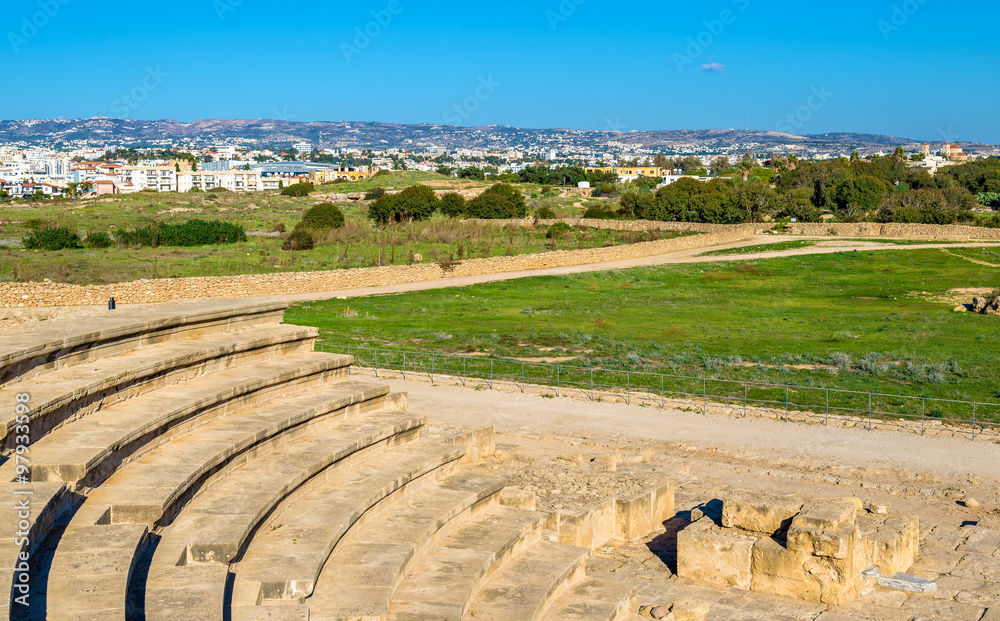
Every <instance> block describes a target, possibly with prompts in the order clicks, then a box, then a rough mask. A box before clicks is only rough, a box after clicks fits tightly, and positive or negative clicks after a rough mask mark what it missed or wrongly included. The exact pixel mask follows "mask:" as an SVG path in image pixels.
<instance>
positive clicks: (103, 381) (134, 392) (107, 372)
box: [0, 325, 316, 463]
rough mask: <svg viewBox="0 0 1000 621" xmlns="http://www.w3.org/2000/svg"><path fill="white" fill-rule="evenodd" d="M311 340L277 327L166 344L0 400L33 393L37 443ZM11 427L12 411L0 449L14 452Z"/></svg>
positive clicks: (5, 391) (62, 373)
mask: <svg viewBox="0 0 1000 621" xmlns="http://www.w3.org/2000/svg"><path fill="white" fill-rule="evenodd" d="M315 336H316V331H315V330H313V329H311V328H300V327H297V326H282V325H275V326H257V327H255V328H253V329H245V330H239V331H235V332H225V333H220V334H209V335H205V336H202V337H198V338H192V339H184V340H174V341H168V342H165V343H161V344H158V345H153V346H150V347H147V348H144V349H142V350H138V351H134V352H129V353H125V354H122V355H120V356H114V357H110V358H104V359H100V360H93V361H90V362H89V363H88V364H86V365H74V366H68V367H63V368H60V369H57V370H55V371H52V372H50V373H46V374H43V375H40V376H36V377H34V378H31V379H28V380H25V381H21V382H17V383H15V384H9V385H7V386H5V387H3V388H0V402H3V403H6V402H8V401H9V402H11V403H14V396H15V395H16V394H19V393H28V394H29V395H31V401H30V402H29V407H30V409H29V416H30V432H29V434H28V435H29V437H30V438H32V439H34V440H38V439H39V438H41V437H42V436H43V435H44V434H46V433H48V432H49V431H50V430H52V429H53V428H55V427H58V426H59V425H60V424H61V423H63V422H64V421H66V420H71V419H79V418H82V417H84V416H86V415H88V414H90V413H92V412H94V411H97V410H99V409H102V408H106V407H109V406H111V405H114V404H115V403H119V402H121V401H124V400H126V399H130V398H134V397H136V396H139V395H142V394H144V393H147V392H150V391H152V390H155V389H158V388H162V387H164V386H169V385H172V384H179V383H182V382H184V381H187V380H190V379H192V378H194V377H197V376H199V375H204V374H207V373H212V372H216V371H220V370H224V369H229V368H235V367H242V366H247V365H250V364H254V363H258V362H261V361H264V360H269V359H273V358H277V357H282V356H289V355H294V354H297V353H307V352H311V351H312V350H313V343H314V340H315ZM15 424H16V423H15V412H14V408H10V411H9V412H2V413H0V434H2V435H0V447H6V448H7V450H10V449H11V448H12V447H11V442H12V441H13V440H14V437H15V435H14V434H13V432H14V429H15ZM0 459H2V458H0ZM0 463H2V462H0Z"/></svg>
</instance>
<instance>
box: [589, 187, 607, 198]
mask: <svg viewBox="0 0 1000 621" xmlns="http://www.w3.org/2000/svg"><path fill="white" fill-rule="evenodd" d="M603 194H604V191H603V190H601V188H594V190H593V191H592V192H591V193H590V195H591V196H593V197H594V198H600V197H601V195H603Z"/></svg>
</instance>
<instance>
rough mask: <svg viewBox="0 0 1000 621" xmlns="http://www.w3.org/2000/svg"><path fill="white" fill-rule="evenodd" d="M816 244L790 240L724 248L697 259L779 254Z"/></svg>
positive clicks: (706, 253)
mask: <svg viewBox="0 0 1000 621" xmlns="http://www.w3.org/2000/svg"><path fill="white" fill-rule="evenodd" d="M815 245H816V242H814V241H809V240H799V239H796V240H792V241H783V242H775V243H773V244H759V245H756V246H742V247H740V248H726V249H724V250H713V251H711V252H703V253H701V254H699V255H698V256H699V257H722V256H732V255H740V254H758V253H762V252H781V251H782V250H798V249H799V248H810V247H812V246H815Z"/></svg>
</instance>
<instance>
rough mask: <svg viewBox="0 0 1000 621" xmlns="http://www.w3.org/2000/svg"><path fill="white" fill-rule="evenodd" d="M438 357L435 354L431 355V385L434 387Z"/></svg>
mask: <svg viewBox="0 0 1000 621" xmlns="http://www.w3.org/2000/svg"><path fill="white" fill-rule="evenodd" d="M436 357H437V356H435V355H434V354H431V384H432V385H433V384H434V359H435V358H436Z"/></svg>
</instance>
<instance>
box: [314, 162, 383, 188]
mask: <svg viewBox="0 0 1000 621" xmlns="http://www.w3.org/2000/svg"><path fill="white" fill-rule="evenodd" d="M371 176H372V172H371V168H368V167H365V168H349V167H346V166H342V167H340V168H330V169H327V170H314V171H313V172H311V173H309V180H310V181H312V182H313V183H314V184H316V185H320V184H323V183H332V182H334V181H336V180H337V179H343V180H345V181H360V180H361V179H367V178H368V177H371Z"/></svg>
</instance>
